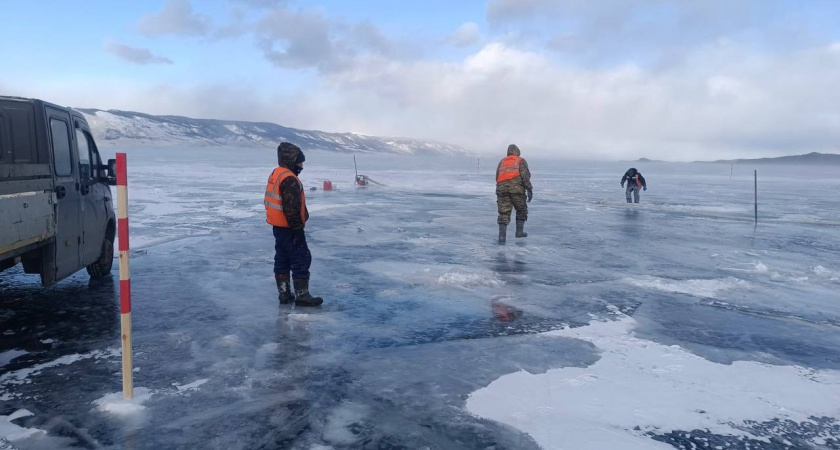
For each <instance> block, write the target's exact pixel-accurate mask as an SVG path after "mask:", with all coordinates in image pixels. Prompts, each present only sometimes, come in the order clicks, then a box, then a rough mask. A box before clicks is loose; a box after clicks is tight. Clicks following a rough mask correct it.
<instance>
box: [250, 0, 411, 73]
mask: <svg viewBox="0 0 840 450" xmlns="http://www.w3.org/2000/svg"><path fill="white" fill-rule="evenodd" d="M256 36H257V41H258V47H259V49H260V50H261V51H262V53H263V55H264V56H265V58H266V59H268V60H269V61H270V62H272V63H273V64H274V65H276V66H278V67H282V68H287V69H308V68H315V69H318V71H320V72H322V73H332V72H338V71H344V70H351V69H352V68H353V67H354V66H355V65H356V64H359V63H360V62H362V61H365V60H366V58H368V57H370V56H384V57H387V58H391V59H403V58H406V57H409V56H414V57H416V56H419V53H420V52H419V51H418V50H416V49H414V48H412V47H411V46H409V45H408V44H403V43H398V42H395V41H392V40H391V39H389V38H387V37H386V36H385V35H383V34H382V32H381V31H380V30H379V29H378V28H377V27H376V26H374V25H372V24H370V23H359V24H354V25H347V24H343V23H340V22H333V21H330V20H329V19H327V18H326V17H325V16H324V15H323V14H322V13H321V12H319V11H293V10H290V9H285V8H283V9H273V10H270V11H269V12H268V13H266V14H265V16H263V18H262V20H261V21H260V22H259V24H258V26H257V30H256Z"/></svg>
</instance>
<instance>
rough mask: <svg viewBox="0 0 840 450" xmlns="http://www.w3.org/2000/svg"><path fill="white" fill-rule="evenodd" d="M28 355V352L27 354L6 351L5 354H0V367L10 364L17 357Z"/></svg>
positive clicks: (18, 351) (25, 352) (20, 351)
mask: <svg viewBox="0 0 840 450" xmlns="http://www.w3.org/2000/svg"><path fill="white" fill-rule="evenodd" d="M28 354H29V352H27V351H23V350H17V349H15V350H7V351H5V352H0V367H3V366H5V365H6V364H9V363H10V362H12V360H14V359H15V358H17V357H18V356H23V355H28Z"/></svg>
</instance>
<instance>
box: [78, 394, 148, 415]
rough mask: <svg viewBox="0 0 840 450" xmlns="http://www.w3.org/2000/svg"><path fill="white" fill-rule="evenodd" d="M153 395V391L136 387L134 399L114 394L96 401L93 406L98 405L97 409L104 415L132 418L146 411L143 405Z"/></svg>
mask: <svg viewBox="0 0 840 450" xmlns="http://www.w3.org/2000/svg"><path fill="white" fill-rule="evenodd" d="M153 395H155V392H154V391H152V390H151V389H147V388H143V387H136V388H134V398H132V399H127V398H125V397H123V393H122V392H114V393H112V394H106V395H105V396H103V397H102V398H100V399H97V400H94V401H93V404H94V405H96V409H98V410H99V411H102V412H104V413H108V414H112V415H115V416H119V417H130V416H136V415H137V414H139V413H140V412H142V411H143V410H145V409H146V407H145V406H143V404H144V403H146V402H147V401H149V399H151V398H152V396H153Z"/></svg>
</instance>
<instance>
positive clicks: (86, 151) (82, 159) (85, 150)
mask: <svg viewBox="0 0 840 450" xmlns="http://www.w3.org/2000/svg"><path fill="white" fill-rule="evenodd" d="M76 141H77V142H78V147H79V173H80V174H81V175H80V176H81V178H82V179H88V178H93V170H92V169H91V167H90V145H88V140H87V136H85V133H84V131H82V130H80V129H78V128H76Z"/></svg>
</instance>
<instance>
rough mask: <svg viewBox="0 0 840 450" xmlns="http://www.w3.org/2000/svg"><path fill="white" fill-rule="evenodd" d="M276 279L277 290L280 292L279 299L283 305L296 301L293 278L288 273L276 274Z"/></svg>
mask: <svg viewBox="0 0 840 450" xmlns="http://www.w3.org/2000/svg"><path fill="white" fill-rule="evenodd" d="M274 280H275V281H277V292H279V293H280V296H279V300H280V304H281V305H288V304H289V303H292V302H294V301H295V295H294V294H293V293H292V280H291V278H290V277H289V275H288V274H286V275H284V274H280V273H276V274H274Z"/></svg>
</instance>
